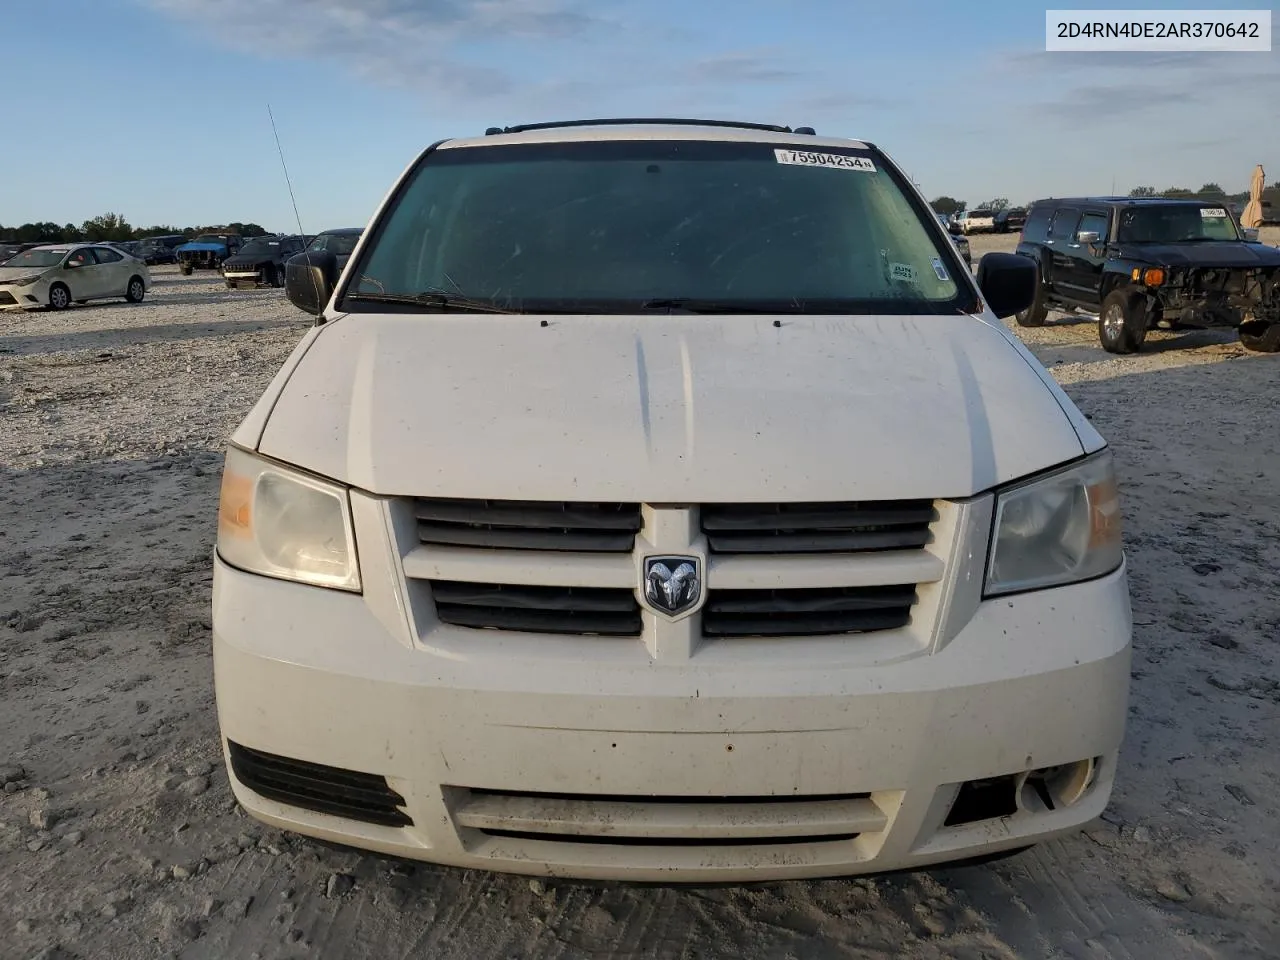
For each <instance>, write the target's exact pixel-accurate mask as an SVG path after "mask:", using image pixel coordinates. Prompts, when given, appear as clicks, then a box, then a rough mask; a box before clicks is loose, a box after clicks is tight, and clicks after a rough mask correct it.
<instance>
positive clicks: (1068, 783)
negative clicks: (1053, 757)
mask: <svg viewBox="0 0 1280 960" xmlns="http://www.w3.org/2000/svg"><path fill="white" fill-rule="evenodd" d="M1099 762H1100V758H1097V757H1091V758H1089V759H1088V760H1077V761H1075V762H1074V763H1063V764H1058V765H1056V766H1052V767H1039V768H1037V769H1035V770H1028V771H1025V772H1023V773H1011V774H1008V775H1006V776H1003V777H988V778H986V779H982V780H967V781H965V782H964V783H962V784H961V785H960V790H959V792H958V793H957V794H956V798H955V800H954V801H952V803H951V810H950V811H949V812H948V813H947V819H946V820H945V821H944V822H943V826H945V827H958V826H961V825H963V824H966V823H976V822H978V821H980V820H996V819H999V818H1000V817H1011V816H1013V815H1014V814H1016V813H1049V812H1052V811H1054V810H1064V809H1066V808H1068V807H1072V806H1075V804H1076V803H1078V802H1079V801H1080V800H1081V799H1082V798H1083V797H1084V796H1085V794H1087V793H1088V792H1089V788H1090V787H1091V786H1093V782H1094V780H1095V779H1096V776H1097V771H1098V763H1099Z"/></svg>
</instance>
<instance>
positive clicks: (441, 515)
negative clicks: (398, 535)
mask: <svg viewBox="0 0 1280 960" xmlns="http://www.w3.org/2000/svg"><path fill="white" fill-rule="evenodd" d="M414 515H415V517H416V518H417V520H418V539H419V541H420V542H422V543H425V544H439V545H443V546H461V547H488V548H493V549H506V550H553V551H557V550H558V551H573V552H586V553H626V552H628V551H630V550H631V549H632V548H633V547H634V546H635V535H636V533H638V532H639V530H640V528H641V517H640V505H639V504H635V503H566V502H560V501H555V502H541V501H526V500H505V501H500V500H459V499H420V500H417V501H415V503H414Z"/></svg>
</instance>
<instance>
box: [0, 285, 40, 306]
mask: <svg viewBox="0 0 1280 960" xmlns="http://www.w3.org/2000/svg"><path fill="white" fill-rule="evenodd" d="M48 302H49V283H48V281H46V280H44V279H43V278H42V279H40V280H37V281H36V282H35V283H32V284H28V285H26V286H24V287H18V286H14V285H13V284H0V310H36V309H38V308H40V307H43V306H45V305H47V304H48Z"/></svg>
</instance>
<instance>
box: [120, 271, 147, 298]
mask: <svg viewBox="0 0 1280 960" xmlns="http://www.w3.org/2000/svg"><path fill="white" fill-rule="evenodd" d="M146 295H147V285H146V284H145V283H143V282H142V278H141V277H139V276H137V275H134V276H132V277H130V278H129V285H128V286H127V287H125V288H124V298H125V299H126V300H128V301H129V302H130V303H141V302H142V298H143V297H145V296H146Z"/></svg>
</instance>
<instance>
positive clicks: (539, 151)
mask: <svg viewBox="0 0 1280 960" xmlns="http://www.w3.org/2000/svg"><path fill="white" fill-rule="evenodd" d="M448 142H449V141H448V140H438V141H436V142H435V143H433V144H431V146H429V147H428V148H427V149H426V150H424V151H423V153H422V155H421V156H420V157H419V158H418V159H417V161H416V162H415V163H414V164H413V166H412V167H411V168H410V169H409V170H408V171H406V172H405V174H404V175H403V176H402V177H401V179H400V181H399V183H397V184H396V186H395V189H394V190H393V191H392V194H391V196H390V197H389V198H388V199H387V202H386V203H385V204H384V205H383V207H382V209H381V210H380V211H379V213H378V216H377V219H376V221H375V222H374V223H373V224H372V225H371V226H370V227H369V228H368V230H369V231H370V232H371V233H372V236H370V237H369V241H368V242H367V243H365V244H364V246H363V249H362V251H361V254H360V260H359V262H357V263H356V265H355V268H354V269H348V270H346V271H344V278H345V279H344V280H343V281H342V282H341V285H340V287H339V289H338V290H337V295H336V296H335V298H334V300H333V303H334V309H335V310H337V311H338V312H342V313H367V312H373V311H370V310H369V309H368V308H369V307H370V306H372V305H371V304H365V305H364V307H363V308H361V307H360V306H359V305H358V304H353V303H352V302H351V301H350V298H349V296H348V291H352V290H353V285H355V284H357V283H359V280H360V278H361V277H363V276H364V275H365V273H366V271H367V267H368V264H369V261H370V259H371V257H372V256H373V254H374V252H375V251H376V250H377V249H378V245H379V244H380V243H381V241H382V237H383V234H384V232H385V231H386V228H387V224H388V223H389V222H390V221H391V218H392V216H393V215H394V213H395V212H396V210H398V209H399V206H400V203H401V202H402V201H403V199H404V196H405V193H406V192H407V191H408V190H410V189H411V188H412V186H413V185H414V184H415V183H416V182H417V179H418V177H419V176H420V175H421V173H422V170H423V168H424V167H425V166H427V165H428V164H438V163H440V164H449V165H453V164H467V163H489V162H493V163H505V162H511V161H512V160H513V159H514V160H516V161H525V160H528V159H546V160H552V159H562V158H563V157H564V155H565V154H567V153H568V154H573V155H582V156H585V157H587V158H590V157H592V156H593V155H594V156H595V157H597V158H598V157H600V156H602V155H604V156H621V157H624V158H625V156H626V154H627V153H628V152H631V153H634V154H636V155H638V156H645V151H646V150H647V151H650V152H651V151H653V150H654V149H655V148H662V149H668V150H675V151H678V152H680V154H681V159H686V158H688V159H718V160H724V159H736V158H741V159H743V160H745V161H749V162H759V157H758V156H753V155H752V154H751V153H748V152H747V151H749V150H768V151H773V150H801V149H804V148H803V147H802V146H799V145H797V144H795V143H793V142H782V141H779V142H775V141H772V140H765V139H762V140H749V141H744V140H682V139H672V140H653V139H636V140H629V139H628V140H615V139H609V140H553V141H545V142H539V143H480V144H475V145H470V146H465V147H451V148H449V149H447V150H441V149H439V148H440V147H441V145H443V144H445V143H448ZM863 143H864V145H863V146H859V147H855V146H848V147H843V146H834V147H833V146H827V145H814V146H811V147H808V150H809V151H810V152H819V153H833V154H837V155H845V156H853V157H864V158H866V159H868V160H871V161H872V162H873V163H874V164H875V165H876V167H877V169H879V170H882V171H884V173H885V174H886V175H887V176H888V177H889V179H890V180H892V181H893V183H894V185H895V186H896V187H897V188H898V190H899V192H900V193H901V194H902V196H903V197H904V198H905V199H906V201H907V204H908V205H909V206H910V207H911V209H912V210H913V211H914V212H915V214H916V216H917V218H918V219H919V221H920V223H921V224H922V225H923V227H924V229H925V231H926V232H930V228H931V227H932V232H931V236H932V238H933V241H934V248H935V253H936V254H937V255H938V257H939V259H941V260H942V262H943V264H944V265H945V266H946V269H947V270H948V272H949V273H950V274H951V277H952V279H953V280H954V281H955V284H956V295H955V296H954V297H952V298H951V299H950V300H944V301H937V302H935V301H930V300H902V301H899V300H883V301H881V300H877V301H843V303H846V304H850V305H852V304H855V303H856V304H859V305H862V304H867V305H868V306H869V305H870V304H871V303H874V304H875V306H874V309H862V310H859V309H856V308H852V307H849V308H846V309H841V310H835V311H832V312H834V313H835V314H860V313H861V314H868V313H884V314H895V315H911V314H929V315H933V314H939V315H941V314H953V315H954V314H972V313H978V312H979V311H981V309H982V301H981V299H980V297H979V295H978V293H977V289H976V286H975V284H974V282H973V277H972V274H971V273H970V271H969V268H968V267H967V266H966V265H965V263H964V261H963V260H961V259H960V252H959V251H958V250H957V249H956V246H955V243H954V242H953V241H952V239H951V234H950V233H949V232H948V231H947V230H945V229H944V228H943V226H942V224H940V223H939V222H938V221H937V219H936V217H937V212H936V211H935V210H934V209H933V208H932V207H930V206H929V205H928V203H927V202H926V201H924V200H923V199H922V198H921V197H920V196H918V195H917V193H916V191H915V189H914V188H913V187H912V185H911V183H910V181H909V180H908V179H907V177H906V176H905V175H904V174H903V173H902V171H901V170H899V169H898V167H897V165H896V164H894V163H893V162H892V161H890V160H889V158H888V157H887V156H885V154H884V153H883V152H881V151H880V149H879V148H877V147H875V146H874V145H872V144H869V143H865V141H864V142H863ZM939 241H941V242H939ZM640 302H642V301H628V302H627V305H626V307H625V308H619V309H618V310H616V311H615V310H593V311H588V310H587V309H585V306H586V305H585V304H575V305H573V306H572V307H571V308H570V304H569V302H568V301H564V302H563V303H564V306H565V308H566V312H569V313H587V312H596V313H613V312H616V313H637V314H652V313H653V312H654V311H652V310H643V309H639V303H640ZM514 308H515V309H520V310H526V311H528V312H546V311H541V310H535V309H534V308H533V307H531V306H527V307H514ZM732 312H739V311H736V310H735V311H732ZM779 312H792V313H795V312H804V313H809V312H812V313H815V314H817V313H821V312H822V311H819V310H814V311H808V310H801V311H797V310H794V309H792V310H789V311H779Z"/></svg>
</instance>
